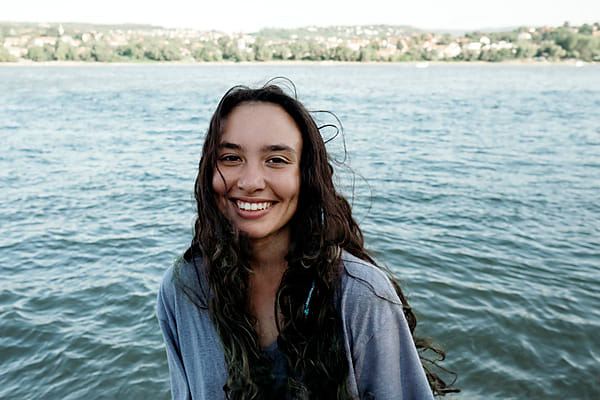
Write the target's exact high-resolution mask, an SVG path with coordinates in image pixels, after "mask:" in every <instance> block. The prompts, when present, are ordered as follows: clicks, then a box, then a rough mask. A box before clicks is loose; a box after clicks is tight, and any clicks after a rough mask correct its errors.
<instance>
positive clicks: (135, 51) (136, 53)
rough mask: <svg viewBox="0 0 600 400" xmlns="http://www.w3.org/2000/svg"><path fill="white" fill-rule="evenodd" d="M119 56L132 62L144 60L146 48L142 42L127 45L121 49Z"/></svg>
mask: <svg viewBox="0 0 600 400" xmlns="http://www.w3.org/2000/svg"><path fill="white" fill-rule="evenodd" d="M118 54H119V55H120V56H122V57H126V58H128V59H130V60H143V59H144V46H143V44H142V43H140V42H138V43H127V44H126V45H124V46H121V47H119V50H118Z"/></svg>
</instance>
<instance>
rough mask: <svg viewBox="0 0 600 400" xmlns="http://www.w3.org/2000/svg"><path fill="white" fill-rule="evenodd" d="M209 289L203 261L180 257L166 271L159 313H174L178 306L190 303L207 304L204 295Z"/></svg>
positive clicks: (159, 301) (161, 288)
mask: <svg viewBox="0 0 600 400" xmlns="http://www.w3.org/2000/svg"><path fill="white" fill-rule="evenodd" d="M207 288H208V285H207V280H206V277H205V273H204V268H202V259H200V258H196V259H193V260H186V259H185V258H183V256H180V257H178V258H177V259H176V260H175V261H174V262H173V264H172V265H171V266H170V267H169V268H168V269H167V270H166V271H165V273H164V275H163V278H162V281H161V284H160V289H159V292H158V313H159V317H161V315H162V312H163V311H172V312H173V311H174V310H175V308H178V304H182V303H186V302H188V301H190V302H192V303H195V304H196V305H202V304H203V303H205V301H203V299H202V297H203V296H202V295H203V293H205V292H206V290H207Z"/></svg>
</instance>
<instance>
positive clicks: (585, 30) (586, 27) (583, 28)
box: [577, 24, 594, 35]
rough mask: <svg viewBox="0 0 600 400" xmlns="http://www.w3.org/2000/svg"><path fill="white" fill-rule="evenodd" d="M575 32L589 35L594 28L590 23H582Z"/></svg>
mask: <svg viewBox="0 0 600 400" xmlns="http://www.w3.org/2000/svg"><path fill="white" fill-rule="evenodd" d="M577 32H579V33H580V34H582V35H591V34H592V33H594V29H593V28H592V26H591V25H588V24H583V25H581V26H580V27H579V29H578V30H577Z"/></svg>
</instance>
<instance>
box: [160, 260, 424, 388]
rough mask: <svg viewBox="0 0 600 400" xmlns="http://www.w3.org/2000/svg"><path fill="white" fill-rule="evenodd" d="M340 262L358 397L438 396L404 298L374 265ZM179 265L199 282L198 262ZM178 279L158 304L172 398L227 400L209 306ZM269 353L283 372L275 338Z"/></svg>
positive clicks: (167, 284)
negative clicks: (186, 290)
mask: <svg viewBox="0 0 600 400" xmlns="http://www.w3.org/2000/svg"><path fill="white" fill-rule="evenodd" d="M342 261H343V266H344V269H343V273H342V284H341V287H340V289H339V290H340V293H339V295H340V296H341V298H340V302H339V307H340V309H339V310H338V311H339V312H340V314H341V318H342V321H343V330H344V342H345V347H346V353H347V356H348V361H349V364H350V376H349V379H350V388H351V390H352V391H353V392H354V393H355V394H356V395H357V397H360V398H369V396H368V394H372V395H374V398H375V399H376V400H392V399H433V395H432V393H431V390H430V388H429V384H428V383H427V379H426V377H425V373H424V371H423V368H422V366H421V362H420V360H419V356H418V354H417V350H416V348H415V345H414V343H413V340H412V337H411V334H410V331H409V329H408V325H407V323H406V319H405V317H404V313H403V311H402V306H401V302H400V300H399V298H398V296H397V295H396V292H395V290H394V288H393V286H392V284H391V283H390V281H389V279H388V278H387V276H386V275H385V274H384V273H383V272H382V271H381V270H379V269H378V268H377V267H375V266H373V265H371V264H369V263H367V262H365V261H362V260H360V259H358V258H356V257H354V256H352V255H351V254H349V253H347V252H344V253H343V254H342ZM178 264H179V265H178V266H176V267H177V268H178V271H179V273H180V274H181V279H182V280H183V282H185V284H186V285H189V286H191V287H193V288H198V278H197V277H196V275H195V273H194V272H193V271H194V269H193V266H191V265H186V264H187V263H186V262H185V261H183V260H181V261H179V262H178ZM200 269H201V268H200ZM173 279H174V267H171V268H169V269H168V271H167V272H166V274H165V276H164V278H163V281H162V284H161V287H160V291H159V294H158V304H157V310H156V312H157V317H158V321H159V324H160V327H161V329H162V333H163V336H164V340H165V344H166V350H167V358H168V361H169V371H170V375H171V393H172V397H173V399H176V400H179V399H198V400H204V399H207V400H215V399H224V398H225V396H224V392H223V386H224V385H225V381H226V379H227V368H226V365H225V361H224V356H223V351H222V350H221V345H220V341H219V338H218V337H217V335H216V332H215V329H214V327H213V324H212V322H211V320H210V318H209V315H208V312H207V311H206V310H202V309H199V308H198V307H197V306H196V305H194V304H193V303H192V301H190V299H189V298H188V297H187V296H186V295H185V294H184V293H183V292H182V291H181V290H180V289H179V288H177V287H176V286H175V284H174V281H173ZM201 279H205V278H201ZM381 297H383V299H382V298H381ZM384 299H386V300H384ZM264 351H265V352H267V353H269V355H270V356H271V357H272V358H274V360H275V361H274V367H273V368H274V373H276V374H277V373H281V371H282V370H283V371H285V361H283V356H282V355H281V354H280V353H279V350H278V349H277V342H275V343H274V344H273V345H271V346H269V347H268V348H266V349H264Z"/></svg>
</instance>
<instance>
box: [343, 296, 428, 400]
mask: <svg viewBox="0 0 600 400" xmlns="http://www.w3.org/2000/svg"><path fill="white" fill-rule="evenodd" d="M384 308H385V305H384ZM384 312H385V311H384ZM373 328H374V329H373V334H372V335H371V336H370V337H369V338H368V339H367V340H366V341H365V342H364V343H363V344H362V345H360V347H359V348H357V349H355V351H356V356H357V357H356V359H355V374H356V378H357V384H358V387H359V390H360V393H361V395H362V396H364V398H367V399H368V398H369V396H370V395H371V396H373V398H374V399H376V400H392V399H403V400H407V399H415V400H417V399H419V400H420V399H433V395H432V392H431V389H430V387H429V383H428V382H427V378H426V376H425V372H424V370H423V366H422V365H421V361H420V359H419V355H418V353H417V350H416V348H415V345H414V342H413V339H412V336H411V334H410V331H409V329H408V325H407V323H406V320H405V318H404V315H403V313H402V308H401V307H398V310H396V311H395V312H393V313H390V314H389V315H388V317H387V318H386V319H385V320H384V322H382V323H381V325H380V326H374V327H373Z"/></svg>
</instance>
